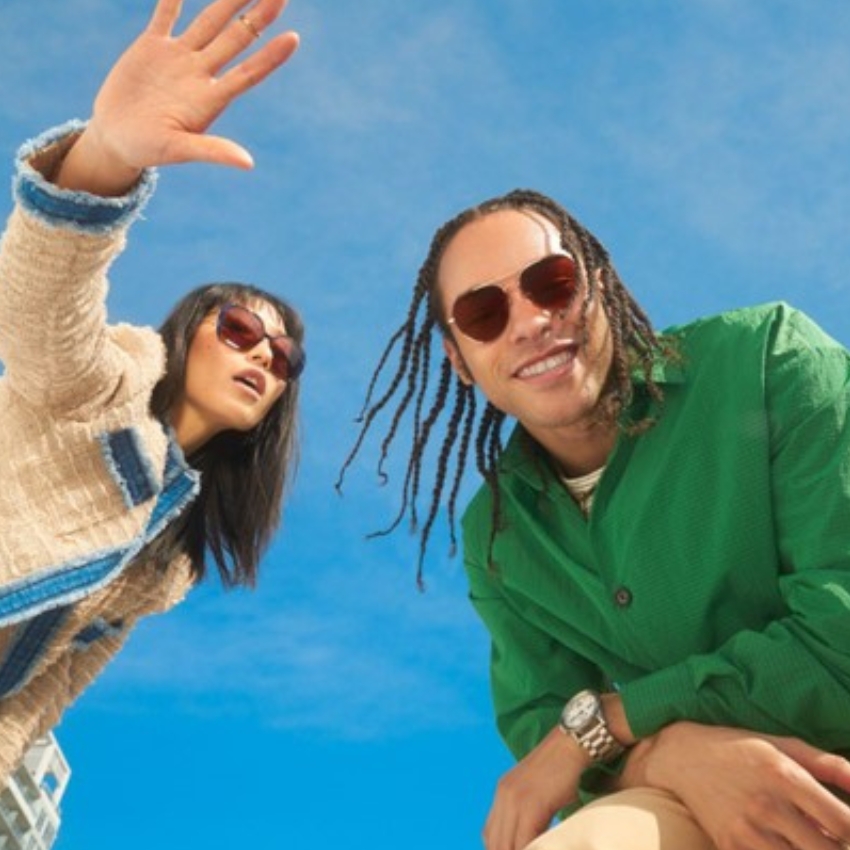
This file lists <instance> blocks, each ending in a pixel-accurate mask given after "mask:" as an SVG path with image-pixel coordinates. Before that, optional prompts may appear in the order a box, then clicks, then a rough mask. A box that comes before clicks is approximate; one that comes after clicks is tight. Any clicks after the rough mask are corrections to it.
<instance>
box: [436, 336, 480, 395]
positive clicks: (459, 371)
mask: <svg viewBox="0 0 850 850" xmlns="http://www.w3.org/2000/svg"><path fill="white" fill-rule="evenodd" d="M443 351H445V352H446V357H448V358H449V362H450V363H451V364H452V368H453V369H454V370H455V374H456V375H457V376H458V378H460V380H461V382H462V383H464V384H466V386H468V387H471V386H472V385H473V384H474V383H475V381H474V380H473V379H472V375H471V374H470V372H469V369H467V368H466V363H464V360H463V356H462V355H461V353H460V351H458V347H457V346H456V345H455V343H454V340H453V339H450V338H449V337H447V336H444V337H443Z"/></svg>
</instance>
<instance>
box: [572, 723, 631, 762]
mask: <svg viewBox="0 0 850 850" xmlns="http://www.w3.org/2000/svg"><path fill="white" fill-rule="evenodd" d="M577 740H578V742H579V744H581V746H582V747H584V749H586V750H587V752H588V753H589V754H590V757H591V758H592V759H593V760H594V761H602V762H607V761H611V760H612V759H614V758H616V757H617V756H618V755H620V753H621V752H623V746H622V745H621V744H620V742H619V741H617V739H616V738H615V737H614V736H613V735H612V734H611V732H610V731H609V730H608V727H607V726H606V725H605V721H604V720H601V722H599V723H596V724H595V725H594V726H593V728H592V729H590V730H589V731H588V732H586V733H585V734H584V735H582V736H581V737H577Z"/></svg>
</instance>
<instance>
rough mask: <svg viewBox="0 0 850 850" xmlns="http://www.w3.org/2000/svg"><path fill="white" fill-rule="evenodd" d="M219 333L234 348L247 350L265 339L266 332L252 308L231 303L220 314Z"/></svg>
mask: <svg viewBox="0 0 850 850" xmlns="http://www.w3.org/2000/svg"><path fill="white" fill-rule="evenodd" d="M218 335H219V337H220V338H221V339H222V340H223V341H224V342H226V343H228V344H229V345H232V346H233V347H234V348H238V349H239V350H240V351H246V350H247V349H249V348H253V347H254V346H255V345H256V344H257V343H258V342H259V341H260V340H261V339H263V336H264V335H265V332H264V329H263V328H262V327H261V326H260V324H259V319H258V318H257V317H256V316H255V315H254V314H253V313H252V312H251V311H250V310H246V309H245V308H243V307H237V306H234V305H231V306H230V307H226V308H224V309H223V310H222V311H221V314H220V315H219V320H218Z"/></svg>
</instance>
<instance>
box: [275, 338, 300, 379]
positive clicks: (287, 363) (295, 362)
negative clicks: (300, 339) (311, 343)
mask: <svg viewBox="0 0 850 850" xmlns="http://www.w3.org/2000/svg"><path fill="white" fill-rule="evenodd" d="M271 345H272V354H273V357H272V372H273V373H274V374H275V375H276V376H277V377H278V378H280V379H281V380H283V381H294V380H295V379H296V378H297V377H298V376H299V375H300V374H301V372H302V371H304V352H303V351H302V350H301V347H300V346H299V345H298V343H297V342H295V340H293V339H290V338H289V337H277V338H276V339H273V340H272V341H271Z"/></svg>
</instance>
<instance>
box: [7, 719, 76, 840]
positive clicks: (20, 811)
mask: <svg viewBox="0 0 850 850" xmlns="http://www.w3.org/2000/svg"><path fill="white" fill-rule="evenodd" d="M70 778H71V769H70V768H69V767H68V762H67V761H65V756H64V755H63V754H62V750H60V749H59V745H58V744H57V743H56V739H55V738H54V737H53V734H52V733H51V734H49V735H47V736H46V737H44V738H40V739H39V740H38V741H36V742H35V744H33V746H32V747H31V748H30V749H29V751H28V752H27V754H26V756H24V761H23V764H21V766H20V767H19V768H18V769H17V770H16V771H15V772H14V773H13V774H12V778H11V779H10V780H9V782H8V784H7V785H6V787H5V788H4V789H3V790H2V791H0V850H49V848H50V847H52V846H53V843H54V841H56V834H57V832H58V831H59V823H60V821H61V814H60V810H59V803H60V801H61V800H62V795H63V794H64V793H65V788H66V787H67V786H68V780H69V779H70Z"/></svg>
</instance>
